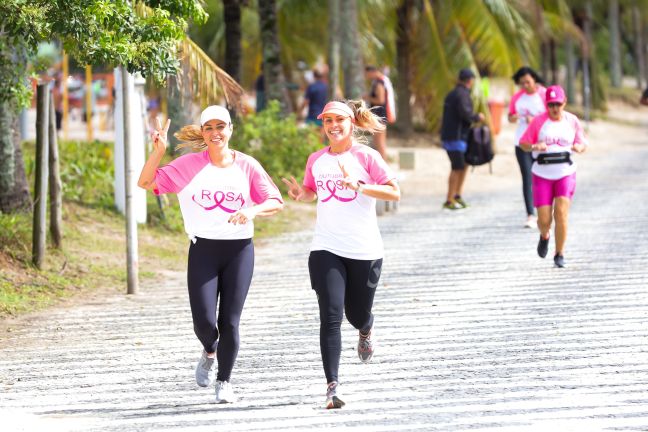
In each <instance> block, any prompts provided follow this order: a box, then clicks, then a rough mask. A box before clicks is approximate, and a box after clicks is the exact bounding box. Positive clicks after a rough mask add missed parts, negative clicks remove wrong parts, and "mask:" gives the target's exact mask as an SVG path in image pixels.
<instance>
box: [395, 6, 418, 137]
mask: <svg viewBox="0 0 648 432" xmlns="http://www.w3.org/2000/svg"><path fill="white" fill-rule="evenodd" d="M414 6H415V5H414V0H403V2H402V3H401V5H400V7H399V8H398V9H397V10H396V16H397V18H398V23H397V27H396V69H397V71H398V80H397V81H396V83H395V86H396V88H395V89H394V91H395V92H396V95H397V96H398V97H397V105H398V110H397V113H398V119H397V121H396V126H397V128H398V129H399V130H400V131H401V132H402V133H403V134H404V135H405V136H406V137H409V136H410V135H411V134H412V130H413V127H412V113H411V110H410V98H411V92H410V88H409V82H410V75H411V72H410V55H411V54H410V52H411V42H410V30H411V29H410V22H411V21H410V20H411V13H412V10H413V8H414Z"/></svg>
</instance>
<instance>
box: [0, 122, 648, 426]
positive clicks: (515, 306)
mask: <svg viewBox="0 0 648 432" xmlns="http://www.w3.org/2000/svg"><path fill="white" fill-rule="evenodd" d="M647 138H648V137H647V136H646V132H645V131H644V130H642V129H629V128H621V127H618V126H611V125H607V126H606V125H595V127H594V129H593V130H592V141H593V145H592V149H591V151H590V152H589V154H587V155H585V156H582V157H581V156H579V157H578V160H579V163H580V168H579V174H578V176H579V179H578V190H577V195H576V197H575V201H574V205H573V208H572V213H571V226H570V232H569V239H568V244H567V252H566V258H567V263H568V267H567V268H566V269H562V270H560V269H554V268H553V267H552V262H551V258H550V257H549V258H548V259H546V260H541V259H539V258H538V257H537V256H536V254H535V245H536V241H537V233H536V232H535V231H532V230H529V229H524V228H521V222H522V219H523V211H522V208H523V207H522V200H521V193H520V191H519V189H520V185H519V183H518V182H519V180H518V178H519V176H518V174H517V172H516V171H515V170H516V169H517V168H516V166H515V164H514V162H513V161H514V159H513V156H512V154H511V152H508V151H507V150H506V149H505V151H504V153H503V154H502V155H500V156H498V158H497V159H496V163H495V167H494V168H495V174H494V175H493V176H489V175H488V174H487V173H486V170H485V169H481V170H479V171H478V172H477V173H476V174H473V175H471V178H470V179H469V187H468V190H469V191H470V190H472V191H473V192H472V193H470V194H469V197H470V198H471V199H472V200H471V202H472V208H471V209H470V210H468V211H466V212H463V213H461V214H448V213H444V212H442V211H441V210H440V203H441V201H442V198H441V192H440V191H441V190H442V188H443V187H444V185H443V184H442V183H441V184H440V183H439V182H441V181H442V180H441V179H443V178H444V177H445V175H446V172H447V171H438V172H437V171H434V170H433V168H434V167H441V166H442V167H443V168H444V169H446V168H445V165H446V164H447V162H446V161H445V159H444V158H445V156H444V155H443V153H442V152H440V151H439V150H425V151H424V150H420V151H418V152H417V162H418V163H419V169H418V170H417V171H416V172H411V173H409V174H408V178H407V179H406V180H405V181H404V189H405V191H406V192H407V195H406V198H405V199H404V200H403V202H402V204H401V207H400V210H399V212H398V213H397V214H388V215H387V216H384V217H382V218H381V219H380V223H381V228H382V232H383V237H384V240H385V244H386V248H387V251H388V252H387V256H386V259H385V266H384V273H383V274H384V276H383V279H382V284H381V286H380V288H379V291H378V294H377V299H376V304H375V313H376V315H377V318H376V334H377V336H378V338H379V339H378V343H379V345H378V349H377V353H376V356H375V361H374V362H373V363H371V364H369V365H362V364H360V363H359V362H358V360H357V358H356V354H355V343H356V337H357V336H356V333H355V332H354V331H353V329H352V328H351V327H350V326H349V325H348V324H345V326H344V328H343V355H342V365H341V380H342V381H343V383H342V386H341V389H342V391H343V394H344V397H345V400H346V402H347V407H345V408H344V409H342V410H337V411H326V410H324V409H323V408H322V405H323V391H324V390H325V380H324V378H323V372H322V369H321V364H320V357H319V346H318V318H317V312H316V310H317V309H316V300H315V297H314V295H313V293H312V292H311V290H310V287H309V281H308V274H307V268H306V259H307V253H308V243H309V241H310V237H311V233H310V232H302V233H296V234H290V235H286V236H285V237H283V238H282V239H280V240H276V241H273V242H272V243H271V244H265V245H258V247H257V267H256V273H255V278H254V282H253V287H252V290H251V292H250V295H249V300H248V302H247V304H246V309H245V312H244V316H243V321H242V331H241V333H242V346H241V351H240V354H239V358H238V362H237V365H236V367H235V371H234V378H233V383H234V385H235V389H236V391H237V394H238V396H239V399H240V400H239V402H238V403H236V404H234V405H228V406H221V405H216V404H214V403H212V402H213V389H201V388H198V387H197V386H196V385H195V383H194V381H193V367H194V362H195V360H196V357H197V355H198V354H199V350H200V348H199V345H198V343H197V342H196V340H195V338H194V336H193V333H192V328H191V324H190V314H189V310H188V305H187V300H186V293H185V286H184V275H178V274H169V275H168V276H169V277H168V281H167V283H166V284H164V285H163V286H156V287H144V289H143V293H142V294H141V295H138V296H130V297H126V296H115V297H111V298H108V299H105V300H101V301H96V302H94V303H89V304H85V305H83V306H78V307H74V308H68V309H58V310H53V311H47V312H46V313H43V314H41V315H39V316H37V317H35V318H34V319H33V320H32V321H31V322H30V323H29V324H27V325H25V326H23V327H20V328H18V329H16V330H15V331H14V332H13V333H11V334H8V335H2V338H3V339H4V340H3V341H2V345H0V346H3V347H4V348H1V349H0V392H1V393H0V419H1V420H0V421H1V422H2V426H0V429H1V430H3V431H21V430H25V431H34V430H47V431H147V430H159V431H166V430H169V431H214V430H218V431H276V430H286V431H289V430H306V429H333V428H335V429H336V430H350V431H409V430H411V431H464V430H466V431H468V430H469V431H552V432H555V431H646V430H648V344H647V342H648V289H647V288H648V269H647V265H648V229H647V228H646V227H647V226H648V200H647V198H648V180H647V175H646V172H647V170H646V166H648V146H647V145H646V141H648V139H647ZM612 139H613V140H614V141H612ZM606 140H607V141H606ZM428 163H429V165H428ZM439 169H440V168H439ZM426 170H429V172H427V173H426ZM433 182H434V184H436V186H430V185H431V184H432V183H433Z"/></svg>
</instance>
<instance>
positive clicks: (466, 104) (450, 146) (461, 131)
mask: <svg viewBox="0 0 648 432" xmlns="http://www.w3.org/2000/svg"><path fill="white" fill-rule="evenodd" d="M474 83H475V74H474V73H473V71H472V70H470V69H462V70H460V71H459V81H458V82H457V86H456V87H455V88H454V89H453V90H452V91H451V92H450V93H448V95H447V96H446V98H445V100H444V102H443V121H442V123H441V143H442V145H443V148H444V149H445V150H446V151H447V152H448V157H449V158H450V168H451V171H450V177H449V179H448V196H447V198H446V202H445V203H444V204H443V208H444V209H447V210H459V209H462V208H466V207H468V204H466V202H465V201H464V200H463V199H462V198H461V194H462V193H463V186H464V182H465V180H466V174H467V173H468V166H467V165H466V162H465V159H464V155H465V153H466V150H467V148H468V134H469V133H470V125H471V123H474V122H477V121H483V120H484V115H483V114H482V113H475V112H474V111H473V104H472V100H471V99H470V89H471V88H472V86H473V84H474Z"/></svg>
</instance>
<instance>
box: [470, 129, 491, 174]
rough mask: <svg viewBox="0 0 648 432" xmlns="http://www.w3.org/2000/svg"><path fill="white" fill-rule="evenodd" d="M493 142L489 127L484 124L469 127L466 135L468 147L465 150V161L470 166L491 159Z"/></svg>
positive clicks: (482, 163)
mask: <svg viewBox="0 0 648 432" xmlns="http://www.w3.org/2000/svg"><path fill="white" fill-rule="evenodd" d="M493 157H495V154H494V153H493V143H492V140H491V133H490V129H489V128H488V126H486V125H480V126H474V127H471V128H470V134H469V135H468V149H467V150H466V156H465V159H466V163H467V164H468V165H472V166H478V165H484V164H486V163H489V162H490V161H492V160H493Z"/></svg>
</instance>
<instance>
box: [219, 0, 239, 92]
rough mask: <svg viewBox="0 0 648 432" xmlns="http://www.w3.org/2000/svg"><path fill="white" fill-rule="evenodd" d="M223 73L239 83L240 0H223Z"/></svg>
mask: <svg viewBox="0 0 648 432" xmlns="http://www.w3.org/2000/svg"><path fill="white" fill-rule="evenodd" d="M223 18H224V20H225V72H227V73H228V74H229V75H230V76H231V77H232V78H234V79H235V80H236V82H238V83H240V82H241V0H223Z"/></svg>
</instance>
